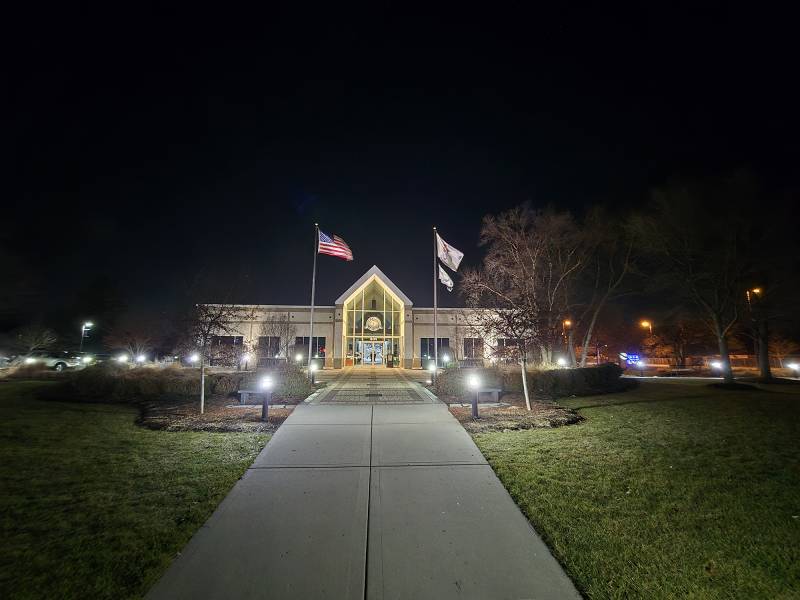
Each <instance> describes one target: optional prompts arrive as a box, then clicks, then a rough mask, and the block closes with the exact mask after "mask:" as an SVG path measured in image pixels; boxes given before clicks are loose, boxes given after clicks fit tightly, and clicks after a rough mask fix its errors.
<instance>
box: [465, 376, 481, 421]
mask: <svg viewBox="0 0 800 600" xmlns="http://www.w3.org/2000/svg"><path fill="white" fill-rule="evenodd" d="M467 385H468V386H469V389H471V390H472V391H473V392H475V393H474V394H470V395H471V398H470V401H471V404H472V418H473V419H477V418H478V394H479V393H480V388H481V379H480V377H478V376H477V375H475V374H472V375H470V376H469V377H468V378H467Z"/></svg>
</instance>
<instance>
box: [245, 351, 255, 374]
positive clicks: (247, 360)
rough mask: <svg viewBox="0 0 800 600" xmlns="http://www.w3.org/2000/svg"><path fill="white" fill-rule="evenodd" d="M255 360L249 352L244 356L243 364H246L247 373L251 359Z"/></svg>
mask: <svg viewBox="0 0 800 600" xmlns="http://www.w3.org/2000/svg"><path fill="white" fill-rule="evenodd" d="M252 358H253V355H252V354H250V353H249V352H245V353H244V354H242V362H243V363H244V370H245V371H247V367H248V366H249V365H250V359H252Z"/></svg>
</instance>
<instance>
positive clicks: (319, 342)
mask: <svg viewBox="0 0 800 600" xmlns="http://www.w3.org/2000/svg"><path fill="white" fill-rule="evenodd" d="M308 340H309V338H308V337H302V336H297V337H296V338H294V346H295V347H294V349H295V350H296V351H297V352H299V353H302V354H304V355H305V354H306V353H307V352H308ZM325 342H326V339H325V337H324V336H320V337H316V336H315V337H314V342H313V344H312V347H311V352H312V354H313V355H314V356H315V357H316V356H318V357H320V358H325ZM211 343H212V346H242V345H244V337H242V336H240V335H236V336H234V335H219V336H215V337H214V338H213V340H212V342H211ZM419 343H420V347H419V355H420V357H421V358H433V355H434V345H433V338H420V340H419ZM513 346H514V344H513V343H512V342H511V340H504V339H499V340H497V349H498V351H499V352H501V353H502V351H503V350H504V349H505V348H512V347H513ZM444 349H448V350H449V349H450V338H446V337H443V338H439V355H440V357H441V356H442V355H443V350H444ZM256 351H257V353H258V356H260V357H264V358H276V357H277V356H278V355H280V353H281V338H280V337H278V336H261V337H259V338H258V346H257V347H256ZM463 351H464V352H463V358H465V359H481V358H483V339H481V338H464V348H463ZM444 354H445V355H446V352H445V353H444ZM451 358H453V357H451Z"/></svg>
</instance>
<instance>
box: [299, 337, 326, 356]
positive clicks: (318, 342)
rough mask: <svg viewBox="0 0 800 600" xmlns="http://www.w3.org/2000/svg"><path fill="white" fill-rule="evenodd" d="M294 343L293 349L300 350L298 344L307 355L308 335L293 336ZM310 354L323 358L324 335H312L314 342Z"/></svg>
mask: <svg viewBox="0 0 800 600" xmlns="http://www.w3.org/2000/svg"><path fill="white" fill-rule="evenodd" d="M294 345H295V349H297V350H300V348H297V347H298V346H299V347H301V348H302V349H303V350H301V351H302V352H305V354H306V356H307V355H308V337H300V336H297V337H296V338H294ZM311 356H313V357H314V358H325V338H324V337H316V336H315V337H314V344H313V346H312V348H311Z"/></svg>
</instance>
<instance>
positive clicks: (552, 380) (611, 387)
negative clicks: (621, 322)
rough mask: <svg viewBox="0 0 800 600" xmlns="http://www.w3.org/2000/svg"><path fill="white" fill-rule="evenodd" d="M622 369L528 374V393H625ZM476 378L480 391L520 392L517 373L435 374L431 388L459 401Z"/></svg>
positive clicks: (606, 367) (550, 395)
mask: <svg viewBox="0 0 800 600" xmlns="http://www.w3.org/2000/svg"><path fill="white" fill-rule="evenodd" d="M622 373H623V371H622V369H621V368H620V367H619V366H618V365H616V364H613V363H607V364H604V365H600V366H598V367H585V368H579V369H551V370H542V371H528V390H529V391H530V393H531V395H532V397H534V398H539V399H554V398H563V397H565V396H587V395H592V394H607V393H610V392H615V391H620V390H622V389H626V386H625V384H624V382H623V380H621V379H620V377H621V376H622ZM470 374H477V375H478V376H479V377H480V378H481V381H482V382H483V385H484V387H499V388H500V389H502V390H503V391H504V392H519V393H521V392H522V377H521V376H520V371H519V370H518V369H503V370H499V369H458V370H445V371H443V372H442V373H440V374H439V376H438V377H437V379H436V385H435V387H434V389H435V391H436V394H437V395H439V396H442V397H455V398H463V397H465V396H466V395H467V393H468V389H467V377H468V376H469V375H470Z"/></svg>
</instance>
